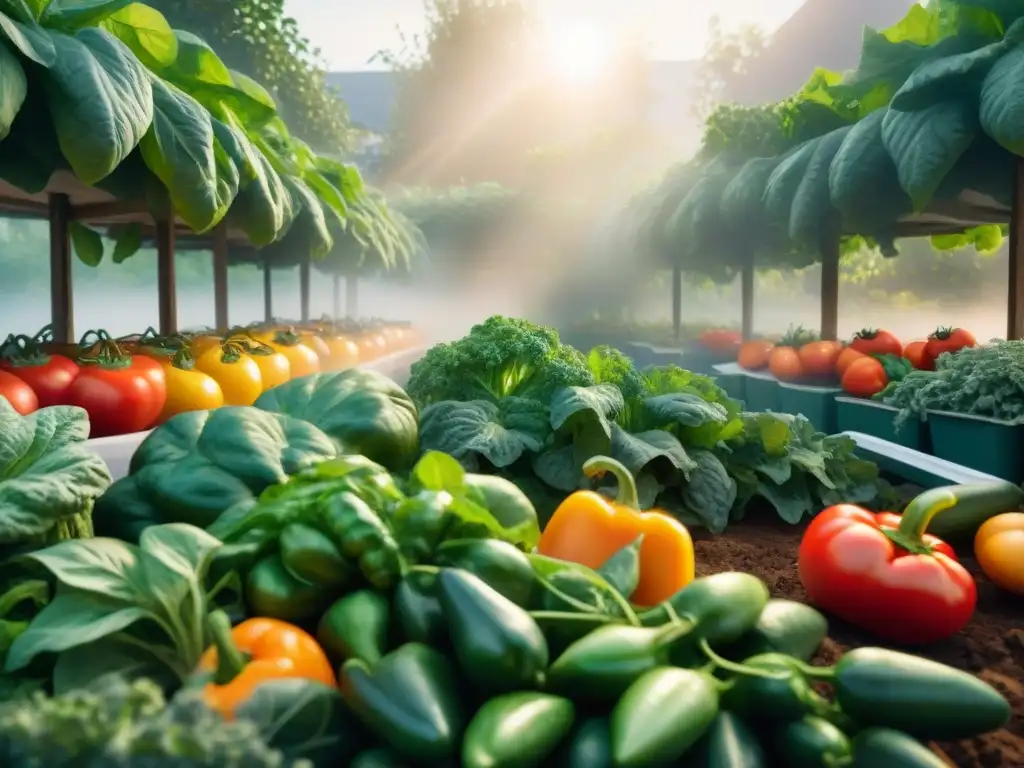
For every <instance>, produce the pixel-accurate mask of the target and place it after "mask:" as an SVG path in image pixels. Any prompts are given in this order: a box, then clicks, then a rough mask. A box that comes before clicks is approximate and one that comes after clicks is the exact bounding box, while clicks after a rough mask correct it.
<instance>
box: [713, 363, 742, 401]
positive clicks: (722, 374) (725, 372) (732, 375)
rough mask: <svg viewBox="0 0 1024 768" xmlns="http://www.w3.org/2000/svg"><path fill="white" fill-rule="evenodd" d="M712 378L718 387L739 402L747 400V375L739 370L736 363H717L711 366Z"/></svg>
mask: <svg viewBox="0 0 1024 768" xmlns="http://www.w3.org/2000/svg"><path fill="white" fill-rule="evenodd" d="M711 375H712V376H714V377H715V381H717V382H718V386H720V387H721V388H722V389H724V390H725V391H726V393H728V395H729V397H733V398H735V399H737V400H739V401H740V402H745V401H746V399H747V375H746V371H744V370H743V369H742V368H740V366H739V364H737V363H719V364H718V365H714V366H712V373H711Z"/></svg>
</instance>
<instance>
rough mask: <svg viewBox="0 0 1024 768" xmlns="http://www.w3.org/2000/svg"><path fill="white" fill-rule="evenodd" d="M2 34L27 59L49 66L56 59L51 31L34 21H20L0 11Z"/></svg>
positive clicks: (0, 30)
mask: <svg viewBox="0 0 1024 768" xmlns="http://www.w3.org/2000/svg"><path fill="white" fill-rule="evenodd" d="M0 35H2V36H3V37H6V38H7V40H8V41H9V42H10V43H11V45H13V46H14V47H15V48H17V49H18V51H19V52H20V53H21V54H22V55H23V56H24V57H25V58H26V59H31V60H32V61H34V62H35V63H36V64H40V65H42V66H44V67H49V66H50V65H51V64H53V62H54V60H55V59H56V56H57V54H56V52H55V51H54V48H53V40H51V39H50V33H49V32H47V31H46V30H45V29H43V28H42V27H40V26H39V25H38V24H36V23H34V22H32V23H19V22H17V21H15V20H14V19H12V18H10V17H9V16H7V15H6V14H4V13H0Z"/></svg>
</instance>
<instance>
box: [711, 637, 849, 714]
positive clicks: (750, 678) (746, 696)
mask: <svg viewBox="0 0 1024 768" xmlns="http://www.w3.org/2000/svg"><path fill="white" fill-rule="evenodd" d="M743 666H744V667H747V668H749V669H753V670H759V671H761V672H769V673H778V675H784V676H770V677H769V676H760V677H758V676H754V675H742V674H740V675H737V677H736V678H735V682H734V683H733V686H732V687H731V688H730V689H729V690H728V691H727V692H726V693H725V694H724V696H723V697H722V699H723V703H724V706H726V707H727V708H728V709H730V710H732V711H733V712H736V713H737V714H739V715H741V716H742V717H744V718H745V719H746V720H748V721H749V722H766V723H777V724H778V723H789V722H792V721H794V720H800V719H802V718H803V717H804V716H805V715H818V716H820V717H824V716H826V714H828V713H829V711H830V709H831V705H830V704H829V702H828V700H827V699H825V698H824V697H823V696H821V695H820V694H818V693H817V692H815V690H814V689H813V688H812V687H811V684H810V682H808V680H807V678H806V677H805V676H804V673H803V671H802V667H801V665H800V663H799V660H797V659H794V658H792V657H790V656H785V655H783V654H781V653H765V654H761V655H760V656H754V657H752V658H749V659H745V660H744V661H743Z"/></svg>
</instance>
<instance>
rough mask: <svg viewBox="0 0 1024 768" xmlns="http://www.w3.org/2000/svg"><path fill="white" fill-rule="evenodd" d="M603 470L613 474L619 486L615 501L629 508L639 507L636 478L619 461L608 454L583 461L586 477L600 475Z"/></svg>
mask: <svg viewBox="0 0 1024 768" xmlns="http://www.w3.org/2000/svg"><path fill="white" fill-rule="evenodd" d="M605 472H611V473H612V474H613V475H615V480H616V482H617V483H618V486H619V488H618V495H617V496H616V497H615V503H617V504H621V505H622V506H624V507H629V508H630V509H640V495H639V494H638V493H637V490H636V480H634V479H633V475H632V473H631V472H630V471H629V470H628V469H626V468H625V467H624V466H623V465H622V464H621V463H620V462H618V461H616V460H615V459H613V458H611V457H609V456H594V457H593V458H591V459H587V461H585V462H584V463H583V474H585V475H586V476H587V477H600V476H601V475H603V474H604V473H605Z"/></svg>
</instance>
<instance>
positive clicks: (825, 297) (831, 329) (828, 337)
mask: <svg viewBox="0 0 1024 768" xmlns="http://www.w3.org/2000/svg"><path fill="white" fill-rule="evenodd" d="M821 338H822V340H824V341H834V340H835V339H838V338H839V237H838V236H836V237H828V238H826V239H825V240H824V241H823V242H822V245H821Z"/></svg>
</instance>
